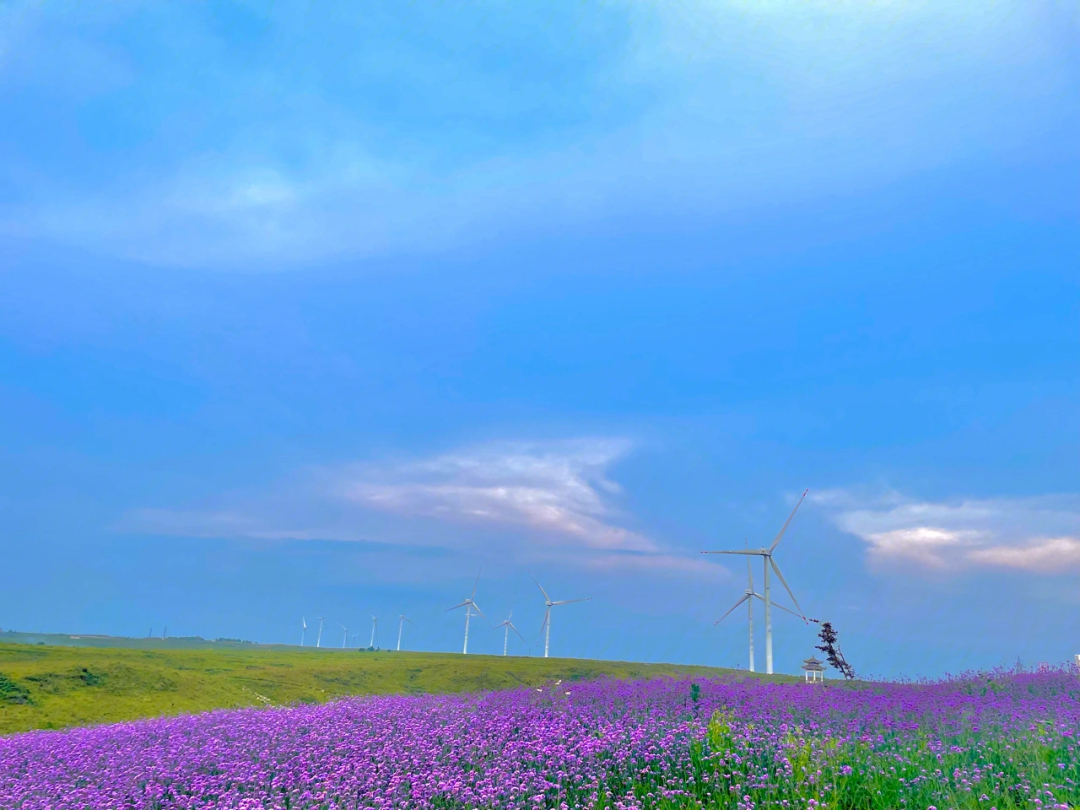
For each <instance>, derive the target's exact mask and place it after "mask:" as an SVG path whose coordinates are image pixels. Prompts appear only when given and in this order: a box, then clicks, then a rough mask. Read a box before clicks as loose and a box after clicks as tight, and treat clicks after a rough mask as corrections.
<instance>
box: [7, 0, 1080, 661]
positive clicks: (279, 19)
mask: <svg viewBox="0 0 1080 810" xmlns="http://www.w3.org/2000/svg"><path fill="white" fill-rule="evenodd" d="M0 120H3V122H4V124H3V126H0V255H3V257H4V258H3V261H0V424H2V425H3V426H4V427H3V441H2V442H0V546H2V548H3V553H4V560H5V563H6V564H5V566H4V570H3V574H2V577H3V584H2V587H0V627H3V628H4V629H9V628H12V629H17V630H23V631H42V632H45V631H55V632H72V633H92V632H99V633H110V634H117V635H144V634H146V632H147V631H148V630H149V629H150V628H151V627H153V628H155V633H158V632H160V631H161V629H162V628H163V627H164V626H168V628H169V634H170V635H196V634H197V635H203V636H205V637H218V636H225V637H242V638H246V639H251V640H257V641H265V642H292V643H295V642H298V641H299V640H300V628H301V624H300V623H301V617H306V619H307V621H308V623H309V625H314V624H315V623H316V622H317V617H319V616H324V617H326V631H325V636H324V643H327V644H334V645H335V646H337V645H340V644H341V641H342V637H343V633H344V631H343V628H342V626H343V625H344V626H345V627H347V628H349V629H348V632H349V634H350V635H355V638H353V639H350V641H349V643H350V645H352V644H356V643H360V642H361V641H362V642H363V643H365V644H366V643H367V641H368V637H369V634H370V629H371V617H372V616H373V615H375V616H378V617H379V643H380V644H381V645H382V646H392V645H393V644H394V643H395V641H396V621H397V616H398V615H399V614H401V613H405V614H407V615H409V616H410V618H411V619H412V621H413V622H414V625H412V626H407V627H406V630H405V646H406V647H409V648H412V649H427V650H445V651H453V650H459V649H460V646H461V640H462V638H461V637H462V631H463V627H462V624H463V617H462V615H461V612H460V611H458V612H449V613H447V612H445V609H446V608H448V607H450V606H451V605H454V604H457V603H458V602H460V601H461V600H462V599H463V598H464V597H466V596H468V594H469V592H470V591H471V590H472V587H473V583H474V581H475V579H476V577H477V573H478V572H481V578H480V581H479V586H478V589H477V595H476V601H477V603H478V604H479V605H480V607H481V608H482V609H483V610H484V612H485V614H486V615H487V617H488V618H490V619H491V621H492V623H497V622H499V621H502V619H503V618H505V617H506V616H507V615H508V614H509V613H510V611H511V610H512V611H513V617H514V622H515V624H516V625H517V626H518V627H519V628H520V630H521V632H522V634H523V635H524V636H525V642H521V641H520V640H518V641H512V642H511V652H512V653H516V654H531V655H537V654H542V647H541V642H540V633H539V630H540V624H541V620H542V617H543V600H542V597H541V595H540V592H539V590H538V589H537V588H536V585H535V584H534V583H533V581H532V579H531V577H533V576H535V577H536V578H537V579H538V580H539V581H540V582H541V583H542V584H543V585H544V587H545V588H546V589H547V591H548V592H549V593H550V594H551V596H552V598H553V599H557V600H558V599H574V598H584V597H589V598H590V601H588V602H583V603H580V604H574V605H567V606H562V607H558V608H555V613H554V619H553V625H552V627H553V630H552V654H553V655H567V656H575V657H602V658H621V659H629V660H641V661H674V662H687V663H700V664H711V665H718V666H731V665H736V666H745V665H746V657H747V650H746V646H747V639H746V616H745V613H744V612H743V611H742V610H739V611H737V612H736V613H734V614H732V615H731V616H728V617H727V618H726V619H725V620H724V621H723V622H722V623H721V624H720V625H714V622H715V620H716V619H717V618H718V617H720V616H721V615H722V614H723V613H724V612H725V611H726V610H727V609H728V608H729V607H730V606H731V605H732V604H734V603H735V602H736V601H737V600H738V599H739V598H740V597H741V595H742V593H743V590H744V589H745V587H746V570H745V565H744V562H743V561H742V560H741V559H740V558H725V557H720V556H714V555H710V556H703V555H701V554H700V553H699V552H700V551H701V550H703V549H724V548H736V549H737V548H742V547H743V546H744V543H747V544H749V545H750V546H751V547H757V546H762V545H767V544H768V543H770V542H771V540H772V538H773V537H774V536H775V534H776V533H777V531H778V530H779V528H780V526H781V525H782V524H783V523H784V520H785V519H786V518H787V516H788V514H789V513H790V511H791V509H792V508H793V507H794V505H795V504H796V503H797V501H798V498H799V495H800V494H801V493H802V492H803V490H805V489H807V488H809V494H808V495H807V498H806V500H805V502H804V503H803V505H802V506H801V508H800V510H799V512H798V514H797V516H796V518H795V519H794V521H793V522H792V524H791V527H790V529H789V530H788V532H787V534H786V536H785V539H784V540H783V542H782V544H781V545H780V546H779V548H778V550H777V561H778V563H779V564H780V566H781V568H782V570H783V572H784V575H785V577H786V579H787V581H788V583H789V584H790V585H791V587H792V589H793V590H794V593H795V595H796V597H798V600H799V602H800V605H801V607H802V608H803V610H805V612H806V615H808V616H811V617H815V618H820V619H822V620H829V621H832V622H833V624H834V625H835V626H836V628H837V630H838V631H839V633H840V641H841V645H842V647H843V649H844V651H845V654H846V655H847V657H848V659H849V660H850V661H851V662H852V664H853V665H854V666H855V668H856V670H857V671H859V672H860V674H866V675H876V676H880V677H918V676H936V675H940V674H942V673H945V672H958V671H960V670H964V669H971V668H989V667H994V666H1000V665H1011V664H1013V663H1015V662H1016V660H1017V659H1020V660H1021V661H1023V662H1025V663H1029V664H1033V663H1036V662H1040V661H1047V662H1055V663H1056V662H1062V661H1065V660H1069V659H1071V658H1072V656H1073V655H1074V654H1075V653H1080V587H1078V584H1080V583H1078V578H1080V463H1078V462H1080V318H1078V316H1080V272H1077V267H1078V266H1080V196H1078V193H1077V189H1078V188H1080V137H1077V136H1078V134H1080V3H1076V2H1071V1H1070V2H1066V0H1030V1H1029V2H1020V1H1019V0H989V1H988V2H981V3H970V2H960V1H959V0H934V1H933V2H931V1H930V0H926V1H925V2H900V0H890V1H885V0H879V2H874V3H868V2H839V1H838V0H833V1H832V2H826V1H825V0H800V1H799V2H795V0H716V2H698V1H691V0H679V1H677V2H666V3H648V2H643V1H642V0H618V1H617V2H616V1H613V2H605V3H600V2H573V3H570V2H558V1H557V2H554V3H550V4H547V5H545V6H544V7H543V8H540V7H535V8H532V7H528V8H523V7H521V6H520V5H516V4H510V3H501V2H481V1H480V0H476V1H475V2H460V1H459V2H440V3H434V2H416V3H410V4H401V3H389V2H373V3H368V4H364V5H363V7H362V8H360V7H356V6H353V5H350V4H342V3H326V4H318V5H309V4H305V3H292V2H279V3H273V4H268V3H235V4H231V5H224V4H217V5H212V6H207V5H202V4H197V5H196V4H153V3H139V2H122V3H114V4H108V5H106V6H92V5H86V4H44V3H39V2H11V3H7V4H5V5H3V6H0ZM754 576H755V581H756V583H757V587H758V588H759V589H760V586H761V570H760V566H757V567H755V569H754ZM780 591H781V588H780V587H779V586H778V585H777V584H776V583H775V581H774V594H777V596H776V598H777V600H778V602H781V603H782V604H785V605H790V599H788V598H787V597H786V595H781V594H780ZM761 618H762V617H761V611H760V610H758V612H757V616H756V626H757V629H758V639H757V650H758V653H757V656H758V664H759V668H760V667H761V665H762V661H763V646H764V644H763V638H762V637H761V624H762V622H761ZM774 623H775V644H776V668H777V670H778V671H787V672H794V671H797V668H798V664H799V662H800V660H801V659H802V658H805V657H806V656H808V655H810V654H811V653H812V652H813V645H814V633H815V630H814V628H813V627H812V626H807V625H805V624H804V623H802V622H800V621H798V620H797V619H795V618H793V617H791V616H787V615H785V614H782V613H781V614H779V615H776V616H774ZM311 633H312V631H309V634H308V640H309V641H310V640H311V639H312V635H311ZM470 649H471V650H474V651H477V652H489V653H496V652H501V649H502V635H501V633H500V632H496V631H493V630H490V629H488V628H487V627H486V626H485V625H484V624H483V623H482V622H480V623H474V624H473V629H472V632H471V634H470Z"/></svg>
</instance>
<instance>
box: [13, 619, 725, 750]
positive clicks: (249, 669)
mask: <svg viewBox="0 0 1080 810" xmlns="http://www.w3.org/2000/svg"><path fill="white" fill-rule="evenodd" d="M65 638H68V639H71V638H72V637H65ZM83 639H86V637H83ZM87 640H89V639H87ZM99 641H100V646H59V645H42V644H37V643H35V644H15V643H7V644H0V734H9V733H12V732H16V731H27V730H29V729H35V728H64V727H67V726H76V725H89V724H93V723H107V722H116V721H120V720H132V719H137V718H141V717H154V716H159V715H168V714H182V713H188V712H199V711H206V710H209V709H220V708H231V707H239V706H253V705H282V704H290V703H316V702H322V701H325V700H330V699H331V698H334V697H339V696H342V695H362V694H387V693H420V692H462V691H471V690H478V689H502V688H507V687H512V686H519V685H522V684H541V683H544V682H546V681H549V680H553V679H557V678H562V679H564V680H580V679H586V678H595V677H599V676H602V675H609V676H614V677H619V678H648V677H656V676H662V675H673V674H683V675H700V676H716V675H721V674H725V673H727V674H733V671H732V670H723V669H713V668H710V667H695V666H679V665H670V664H632V663H624V662H618V661H590V660H575V659H566V658H548V659H544V658H517V657H506V658H504V657H501V656H487V655H470V656H462V655H454V654H447V653H414V652H361V651H358V650H330V649H321V650H315V649H312V648H310V647H309V648H305V649H301V648H299V647H284V646H282V647H269V646H262V645H253V644H248V643H233V642H206V641H203V640H202V639H200V640H199V641H200V642H202V644H201V646H200V645H199V644H197V643H196V642H195V641H194V640H192V641H191V642H190V645H189V647H188V648H184V646H183V645H184V640H183V639H168V640H166V641H161V640H153V639H143V640H121V639H113V640H112V641H111V642H107V641H106V640H104V639H102V638H101V637H99ZM121 641H128V642H129V644H132V643H133V644H135V645H137V646H135V647H134V648H133V647H131V646H127V647H121V646H119V643H120V642H121ZM70 643H71V642H69V644H70ZM740 674H746V673H740Z"/></svg>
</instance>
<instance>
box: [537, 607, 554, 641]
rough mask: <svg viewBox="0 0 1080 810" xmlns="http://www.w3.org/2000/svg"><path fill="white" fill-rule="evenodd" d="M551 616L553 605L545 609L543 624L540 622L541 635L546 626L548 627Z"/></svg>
mask: <svg viewBox="0 0 1080 810" xmlns="http://www.w3.org/2000/svg"><path fill="white" fill-rule="evenodd" d="M549 616H551V606H550V605H549V606H548V609H547V610H545V611H544V621H543V622H541V624H540V635H541V636H542V635H544V628H545V627H547V623H548V617H549Z"/></svg>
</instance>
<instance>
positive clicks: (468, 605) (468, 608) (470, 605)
mask: <svg viewBox="0 0 1080 810" xmlns="http://www.w3.org/2000/svg"><path fill="white" fill-rule="evenodd" d="M479 585H480V573H479V572H477V574H476V584H475V585H473V589H472V594H470V596H469V598H468V599H466V600H465V601H464V602H462V603H461V604H460V605H454V606H453V607H449V608H447V609H446V610H444V611H443V612H444V613H449V612H450V611H451V610H457V609H458V608H459V607H463V608H465V646H464V648H462V650H461V654H462V655H468V654H469V618H470V616H471V615H472V611H473V609H474V608H475V609H476V612H477V613H479V614H480V615H481V616H484V613H483V611H482V610H480V608H479V607H478V606H477V604H476V602H474V601H473V597H474V596H476V588H477V586H479ZM484 619H485V621H486V620H487V616H484Z"/></svg>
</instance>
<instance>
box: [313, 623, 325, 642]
mask: <svg viewBox="0 0 1080 810" xmlns="http://www.w3.org/2000/svg"><path fill="white" fill-rule="evenodd" d="M325 621H326V618H325V617H323V616H320V617H319V635H318V636H316V637H315V646H316V647H321V646H322V628H323V623H324V622H325Z"/></svg>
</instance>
